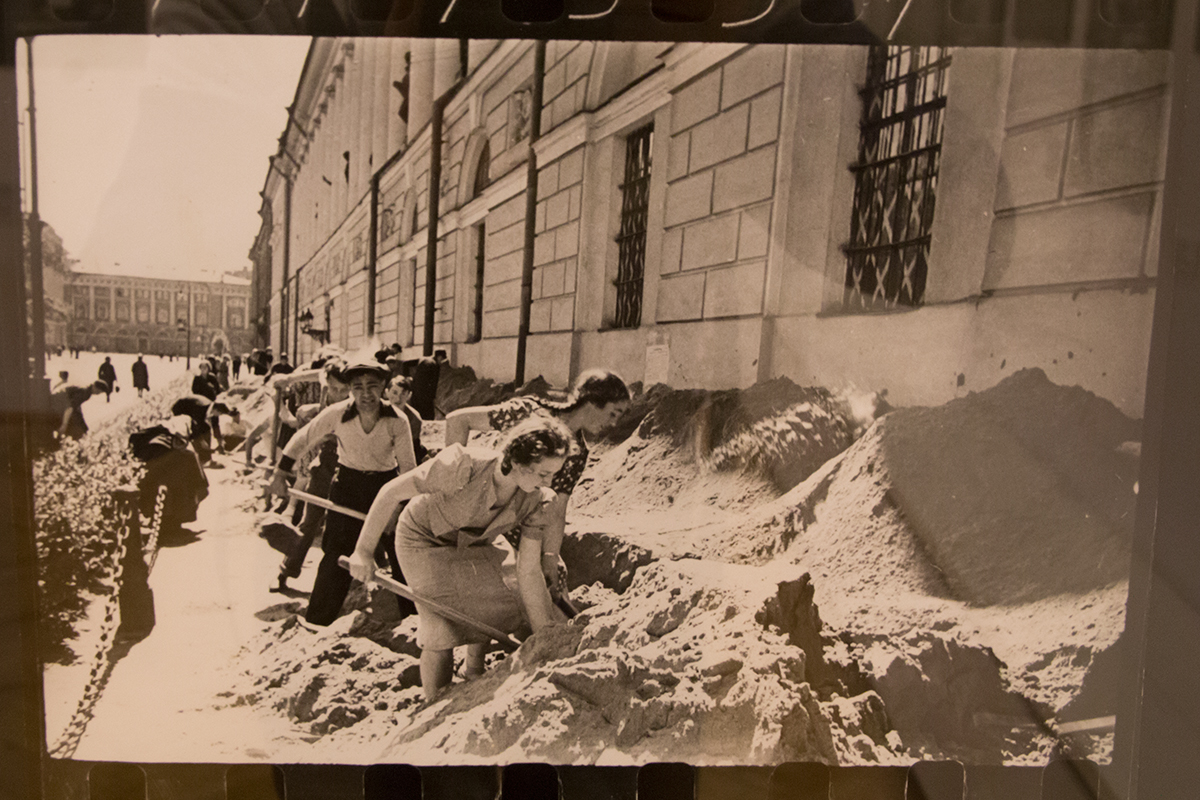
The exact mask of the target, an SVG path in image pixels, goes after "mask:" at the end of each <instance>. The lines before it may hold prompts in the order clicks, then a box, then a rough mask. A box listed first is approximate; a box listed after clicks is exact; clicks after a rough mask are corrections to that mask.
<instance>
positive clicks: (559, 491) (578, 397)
mask: <svg viewBox="0 0 1200 800" xmlns="http://www.w3.org/2000/svg"><path fill="white" fill-rule="evenodd" d="M628 410H629V388H628V387H627V386H626V385H625V381H623V380H621V376H620V375H617V374H616V373H615V372H610V371H609V370H606V369H590V370H587V371H586V372H583V373H580V375H579V377H578V378H576V379H575V385H574V386H573V387H572V388H571V391H570V393H569V394H568V395H567V398H566V400H565V401H564V402H561V403H556V402H553V401H550V400H544V399H542V398H540V397H514V398H512V399H511V400H506V401H505V402H503V403H499V404H497V405H494V406H476V407H474V408H460V409H458V410H457V411H451V412H450V413H449V414H447V415H446V444H447V445H451V444H462V445H465V444H466V443H467V440H468V439H469V438H470V436H471V431H493V430H494V431H507V430H509V429H510V428H512V426H514V425H516V424H517V423H519V422H521V421H523V420H526V419H528V418H529V417H530V416H531V415H535V414H536V415H544V416H549V417H552V418H554V419H557V420H558V421H560V422H562V423H563V424H564V425H566V426H567V429H568V430H570V432H571V434H572V436H573V437H574V439H575V452H574V454H573V455H572V456H571V457H570V458H568V459H567V460H566V461H565V462H564V463H563V466H562V469H560V470H559V471H558V474H556V475H555V476H554V480H553V481H552V482H551V483H550V488H551V489H553V490H554V493H555V495H556V497H555V499H554V503H553V505H552V506H551V508H550V509H549V518H550V524H549V528H548V529H547V531H546V537H545V539H544V540H543V542H542V550H543V552H542V555H541V563H542V572H543V574H544V575H545V576H546V581H547V582H548V583H549V584H550V590H551V592H552V593H553V594H554V595H555V596H556V597H564V598H565V597H566V589H567V575H566V572H567V571H566V566H565V565H563V563H562V560H561V558H560V557H559V551H560V549H561V548H562V540H563V534H564V531H565V529H566V523H567V504H568V502H569V501H570V499H571V493H572V492H573V491H574V490H575V484H577V483H578V482H579V478H580V476H581V475H583V469H584V467H586V466H587V461H588V447H587V440H586V438H584V437H585V434H586V435H587V436H599V435H601V434H602V433H604V431H606V430H607V429H608V428H610V427H612V425H613V423H615V422H616V421H617V420H619V419H620V418H621V416H622V415H624V413H625V412H626V411H628Z"/></svg>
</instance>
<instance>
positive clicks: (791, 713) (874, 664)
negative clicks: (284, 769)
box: [243, 371, 1139, 764]
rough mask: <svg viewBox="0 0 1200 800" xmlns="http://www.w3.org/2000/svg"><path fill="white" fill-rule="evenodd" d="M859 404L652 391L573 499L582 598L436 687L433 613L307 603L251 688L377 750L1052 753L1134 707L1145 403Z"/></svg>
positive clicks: (685, 755)
mask: <svg viewBox="0 0 1200 800" xmlns="http://www.w3.org/2000/svg"><path fill="white" fill-rule="evenodd" d="M849 408H850V404H849V403H847V401H846V400H845V398H839V397H836V396H834V395H833V394H832V393H829V392H826V391H824V390H821V389H811V388H801V387H797V386H795V385H794V384H792V383H791V382H790V381H784V380H780V381H773V382H770V383H768V384H762V385H759V386H756V387H753V388H751V389H749V390H746V391H743V392H696V391H692V392H675V391H672V390H669V389H667V388H666V387H655V388H653V389H652V390H651V391H650V392H649V393H646V394H643V395H640V396H639V397H638V398H637V400H635V403H634V408H633V409H632V410H631V416H634V417H637V416H638V415H639V414H640V415H641V418H640V422H638V423H637V427H636V431H635V432H634V433H633V434H632V435H630V436H629V437H628V438H627V439H626V440H624V441H622V442H620V443H619V444H615V445H612V446H606V445H600V446H598V447H596V448H594V449H593V463H592V464H591V465H590V467H589V470H588V472H587V473H585V477H584V479H583V480H582V481H581V482H580V485H579V488H578V489H577V491H576V495H575V497H574V501H573V512H572V530H571V531H570V535H569V536H568V537H567V541H566V542H565V543H564V546H563V554H564V558H565V559H566V561H567V563H568V566H569V567H570V570H571V572H570V581H571V585H572V587H573V592H574V597H575V599H576V601H577V602H578V603H579V604H580V605H583V606H586V610H585V611H584V612H583V613H582V614H581V615H580V616H579V617H577V618H576V619H575V620H573V621H572V622H571V623H570V624H568V625H565V626H561V627H557V628H553V629H549V630H547V631H544V632H542V633H540V634H538V635H536V636H533V637H531V638H530V639H529V640H527V641H526V642H525V643H524V644H523V645H522V647H521V648H520V649H519V650H518V651H517V652H516V653H514V654H512V655H510V656H507V657H501V656H495V655H494V656H493V657H492V666H491V668H490V669H489V670H488V672H487V673H486V674H485V675H484V676H482V677H481V678H477V679H475V680H473V681H470V682H466V683H462V682H456V683H455V684H454V685H452V686H451V687H450V688H449V689H448V690H447V691H446V692H445V693H444V694H443V695H441V696H440V697H439V698H437V699H436V700H435V701H434V702H432V703H430V704H424V703H422V702H420V701H419V700H418V699H417V698H418V697H419V695H418V694H417V689H416V688H415V684H414V683H413V681H414V675H415V661H414V660H413V657H414V656H415V655H416V651H415V648H414V647H413V644H412V638H411V636H410V634H409V633H408V632H407V629H406V628H405V627H404V626H405V625H410V624H411V621H409V620H406V621H403V622H400V623H399V624H396V623H395V622H394V621H391V622H389V621H387V620H386V618H376V617H375V616H373V614H372V613H371V612H364V611H359V610H356V611H354V612H353V614H352V615H351V616H348V617H345V618H343V620H340V621H339V622H338V623H336V624H335V626H333V628H331V631H333V633H325V634H321V635H319V636H318V638H316V639H314V634H312V633H311V632H308V631H306V630H303V629H302V628H301V629H299V630H298V629H297V626H296V625H295V624H291V626H290V627H289V623H288V622H287V621H286V620H285V621H283V622H280V623H278V624H277V626H276V627H274V628H272V629H271V630H270V631H268V632H267V634H266V637H267V639H266V641H265V643H260V645H259V648H260V649H259V652H258V654H257V655H255V658H256V659H258V658H259V657H260V656H261V657H262V658H263V659H266V661H265V662H263V663H261V664H260V663H257V662H256V665H255V667H254V669H252V670H250V671H249V672H248V674H255V673H257V674H258V678H259V679H260V681H259V682H260V683H262V685H261V686H259V687H258V688H257V689H255V692H257V695H256V698H255V702H257V703H259V704H261V705H269V706H270V707H273V708H275V709H277V710H278V711H280V712H282V713H286V714H288V715H289V716H290V717H293V718H294V719H295V720H296V721H297V722H303V723H304V724H305V725H307V726H308V730H309V732H310V733H311V735H313V736H321V735H323V736H324V737H325V738H324V740H323V741H322V744H323V745H324V744H325V743H326V742H328V743H329V744H330V745H331V747H337V746H344V747H349V746H350V745H349V744H348V743H350V742H353V743H354V748H355V750H354V754H353V758H354V760H358V759H361V758H362V757H364V756H366V757H367V758H369V759H370V760H378V761H391V762H408V763H415V764H454V763H471V762H481V763H497V762H499V763H511V762H518V761H546V762H550V763H586V764H621V763H645V762H649V761H690V762H692V763H704V764H753V763H760V764H773V763H780V762H782V761H792V760H798V761H806V760H817V761H824V762H828V763H841V764H868V763H882V764H898V763H909V762H911V761H912V760H915V759H918V758H925V759H931V758H932V759H937V758H958V759H961V760H964V761H966V762H968V763H1002V762H1003V763H1017V764H1020V763H1026V764H1032V763H1043V762H1044V761H1045V759H1046V758H1047V757H1048V755H1049V753H1050V752H1051V750H1052V748H1053V747H1055V746H1056V743H1055V740H1054V738H1053V737H1052V736H1050V735H1049V727H1048V726H1051V725H1053V724H1054V723H1056V722H1059V721H1062V720H1065V719H1070V718H1074V719H1078V718H1080V716H1081V715H1084V714H1086V715H1088V716H1101V715H1103V714H1105V713H1112V708H1113V692H1114V688H1113V687H1114V686H1115V679H1114V678H1113V677H1112V674H1113V669H1112V664H1114V663H1117V661H1118V659H1116V657H1115V655H1114V653H1115V652H1116V648H1115V644H1116V643H1117V640H1118V637H1119V636H1120V633H1121V628H1122V626H1123V613H1124V599H1125V596H1126V594H1127V570H1128V552H1129V536H1130V531H1131V530H1132V528H1131V525H1132V509H1133V499H1134V493H1133V481H1134V480H1135V479H1136V468H1137V465H1136V462H1135V461H1134V460H1133V459H1131V458H1130V457H1129V456H1128V455H1126V453H1127V452H1129V450H1130V448H1128V447H1122V445H1123V444H1124V443H1126V442H1127V441H1130V440H1136V439H1137V438H1138V435H1139V434H1138V423H1137V422H1136V421H1133V420H1129V419H1127V418H1125V417H1124V416H1122V415H1121V414H1120V413H1119V412H1118V411H1117V410H1116V409H1115V408H1113V407H1112V406H1111V405H1110V404H1108V403H1106V402H1105V401H1102V400H1100V399H1098V398H1096V397H1095V396H1093V395H1090V394H1089V393H1087V392H1084V391H1082V390H1080V389H1077V388H1064V387H1060V386H1055V385H1054V384H1051V383H1050V382H1049V381H1048V380H1047V379H1046V377H1045V375H1044V374H1042V373H1040V372H1039V371H1025V372H1021V373H1018V374H1016V375H1014V376H1012V377H1010V378H1009V379H1007V380H1006V381H1004V382H1002V383H1000V384H999V385H997V386H996V387H994V388H993V389H991V390H988V391H985V392H981V393H978V394H974V395H971V396H968V397H966V398H963V399H960V400H956V401H953V402H951V403H947V404H946V405H944V406H941V407H938V408H914V409H900V410H896V411H893V412H891V413H888V414H887V415H886V416H883V417H882V418H880V419H879V420H877V421H876V422H874V424H872V425H871V426H870V427H869V428H868V429H867V430H866V432H865V433H864V434H863V435H862V436H861V438H859V439H858V440H857V441H854V436H855V434H856V432H857V431H858V430H859V429H860V428H861V422H862V417H861V414H859V415H856V414H855V413H853V412H852V411H850V410H849ZM818 608H819V609H820V610H819V611H818ZM347 620H349V621H347ZM333 629H336V631H334V630H333ZM302 630H303V634H301V632H300V631H302ZM255 692H245V693H243V696H244V695H249V694H254V693H255ZM1110 739H1111V736H1109V740H1110ZM339 743H341V744H339ZM1086 747H1087V748H1090V749H1085V750H1084V751H1077V752H1076V754H1079V755H1088V754H1089V753H1090V754H1100V755H1103V752H1104V748H1105V747H1106V744H1105V741H1104V737H1103V736H1101V737H1091V739H1090V740H1089V742H1088V743H1087V745H1086ZM362 748H368V749H369V753H364V752H363V750H362ZM341 757H342V758H344V759H345V758H349V757H350V756H349V754H348V753H343V754H342V756H341Z"/></svg>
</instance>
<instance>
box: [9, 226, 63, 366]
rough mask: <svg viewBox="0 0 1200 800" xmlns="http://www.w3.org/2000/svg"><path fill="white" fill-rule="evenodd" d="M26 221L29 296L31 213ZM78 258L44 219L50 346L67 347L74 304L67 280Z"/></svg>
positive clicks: (44, 284)
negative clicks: (69, 323) (68, 293)
mask: <svg viewBox="0 0 1200 800" xmlns="http://www.w3.org/2000/svg"><path fill="white" fill-rule="evenodd" d="M22 217H23V220H24V222H25V224H24V225H23V226H22V233H23V234H24V237H25V259H26V275H25V290H26V297H29V296H30V295H29V292H30V291H31V289H32V283H31V282H30V275H29V267H28V265H29V258H30V255H29V215H27V214H25V215H22ZM75 263H76V262H75V259H73V258H71V257H70V256H69V255H67V251H66V248H65V247H63V240H62V237H61V236H59V235H58V233H56V232H55V230H54V227H53V226H52V225H50V224H49V223H47V222H45V221H43V222H42V296H43V298H44V300H43V304H42V316H43V320H44V322H45V331H46V349H47V350H55V349H57V348H59V347H66V344H67V325H68V322H69V317H70V304H69V301H68V298H67V290H66V287H67V284H68V283H69V281H70V279H71V266H72V265H73V264H75ZM29 312H30V317H29V321H30V324H31V325H32V323H33V317H32V313H33V310H32V308H30V310H29Z"/></svg>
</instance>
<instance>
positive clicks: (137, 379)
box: [131, 353, 150, 397]
mask: <svg viewBox="0 0 1200 800" xmlns="http://www.w3.org/2000/svg"><path fill="white" fill-rule="evenodd" d="M131 371H132V372H133V388H135V389H137V393H138V397H141V396H142V392H148V391H150V368H149V367H147V366H146V362H145V361H143V360H142V354H141V353H138V357H137V361H135V362H133V367H132V368H131Z"/></svg>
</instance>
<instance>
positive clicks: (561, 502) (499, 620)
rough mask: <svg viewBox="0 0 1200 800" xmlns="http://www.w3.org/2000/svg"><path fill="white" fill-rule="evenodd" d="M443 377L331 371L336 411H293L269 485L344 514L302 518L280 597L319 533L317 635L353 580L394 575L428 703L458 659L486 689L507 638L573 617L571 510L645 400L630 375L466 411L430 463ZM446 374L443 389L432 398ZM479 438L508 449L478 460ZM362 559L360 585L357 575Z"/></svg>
mask: <svg viewBox="0 0 1200 800" xmlns="http://www.w3.org/2000/svg"><path fill="white" fill-rule="evenodd" d="M397 350H398V348H397ZM430 365H432V366H433V369H432V370H430V369H429V367H430ZM439 366H440V365H439V360H438V359H423V360H421V361H419V362H417V363H416V364H415V365H410V367H411V371H412V372H413V373H414V374H412V375H408V374H405V372H404V364H403V361H402V360H401V359H400V357H399V353H398V352H390V351H388V350H383V351H380V352H378V353H376V354H375V358H373V359H369V360H363V361H355V362H353V363H345V362H341V361H330V362H328V363H326V364H324V366H323V373H322V383H323V386H324V390H323V393H322V399H321V402H320V403H319V404H307V406H299V407H297V408H296V409H295V410H288V409H287V408H286V406H285V407H284V408H283V409H281V415H280V425H279V428H280V430H281V431H285V433H284V434H283V435H282V436H281V437H280V438H281V442H282V444H281V445H280V446H281V448H282V449H281V451H280V457H279V459H278V463H277V464H276V465H275V467H274V469H273V470H272V473H271V481H270V485H269V491H270V492H271V494H272V495H274V496H277V497H279V498H281V499H285V498H287V497H288V496H289V495H290V494H294V492H293V491H292V490H299V491H302V492H303V495H307V496H309V497H314V496H315V497H317V498H322V499H327V500H328V506H329V507H328V508H325V507H318V506H316V505H315V504H313V503H308V504H306V505H305V506H304V507H303V510H301V508H300V507H297V508H296V509H295V510H294V511H293V519H295V518H296V517H297V516H299V525H298V530H299V532H300V536H299V537H298V538H297V539H296V540H295V543H294V544H293V545H292V546H291V547H290V549H289V551H288V552H287V553H286V554H285V558H284V561H283V563H282V564H281V565H280V569H279V574H278V576H277V577H276V582H277V587H276V588H278V589H284V588H285V587H286V585H287V581H288V580H289V579H291V578H295V577H297V576H298V575H299V574H300V570H301V567H302V565H303V563H304V557H305V554H306V553H307V552H308V550H309V548H310V547H311V546H312V543H313V542H314V540H315V538H316V537H317V535H318V531H321V534H320V535H321V547H322V558H321V560H320V563H319V565H318V567H317V573H316V576H315V579H314V582H313V589H312V593H311V595H310V597H309V602H308V607H307V609H306V611H305V620H306V622H307V623H309V624H311V625H329V624H330V623H332V622H333V621H334V620H335V619H336V618H337V617H338V615H339V613H340V611H341V608H342V604H343V602H344V601H345V598H346V596H347V593H348V590H349V588H350V586H351V584H352V579H358V580H360V581H364V582H369V581H371V580H372V579H373V578H374V577H375V576H376V574H377V570H380V569H384V570H387V571H389V572H390V573H391V576H392V578H393V579H394V580H395V581H398V582H399V583H401V584H403V585H404V587H405V588H406V589H407V590H408V594H410V595H411V597H412V598H413V599H414V600H415V602H412V601H411V600H409V599H407V598H405V597H401V596H399V595H397V601H398V603H399V607H400V614H401V615H402V616H406V615H409V614H414V613H415V614H416V615H417V617H418V632H417V639H418V645H419V646H420V648H421V680H422V686H423V687H424V692H425V695H426V697H427V698H433V697H434V696H436V695H437V693H438V692H439V691H440V690H441V689H442V688H443V687H445V686H447V685H448V684H449V683H450V682H451V681H452V679H453V653H454V648H455V647H458V646H460V645H465V646H466V658H465V661H464V664H463V668H462V672H461V674H462V676H463V677H465V678H470V677H473V676H475V675H478V674H481V673H482V672H483V669H484V656H485V654H486V652H487V649H488V646H489V645H490V644H491V642H492V641H493V635H492V632H495V631H499V632H503V633H505V634H516V635H518V636H523V635H526V634H528V633H531V632H535V631H538V630H540V629H542V628H544V627H546V626H548V625H554V624H558V623H561V622H564V621H565V620H566V619H567V618H568V617H569V615H571V614H572V613H573V608H572V607H571V605H570V602H569V600H568V599H567V597H566V568H565V566H564V564H563V562H562V558H561V555H560V550H561V546H562V539H563V533H564V528H565V522H566V517H567V507H568V503H569V498H570V495H571V492H572V491H573V489H574V487H575V485H576V484H577V483H578V481H579V478H580V476H581V475H582V473H583V470H584V467H585V466H586V464H587V455H588V446H587V445H588V437H589V436H596V435H599V434H600V433H602V432H603V431H604V430H605V429H607V428H608V427H609V426H610V425H611V424H612V423H614V422H615V421H616V420H617V419H619V418H620V417H621V416H622V415H623V414H624V413H625V411H626V410H627V409H628V407H629V400H630V395H629V389H628V388H627V387H626V385H625V383H624V381H622V380H621V378H620V377H619V376H617V375H616V374H614V373H612V372H608V371H606V370H593V371H590V372H586V373H584V374H582V375H581V376H580V377H579V379H578V380H577V381H576V382H575V385H574V387H573V388H572V389H571V391H570V393H569V396H568V397H567V399H566V400H565V401H563V402H552V401H549V400H545V399H541V398H535V397H521V398H515V399H513V400H510V401H507V402H505V403H501V404H499V405H496V406H491V407H477V408H466V409H461V410H457V411H452V412H451V413H450V414H448V415H447V416H446V418H445V420H446V441H445V446H444V447H443V448H442V449H441V450H440V451H437V452H429V451H428V450H426V448H425V447H424V446H423V445H422V443H421V423H422V421H423V420H427V419H431V418H433V416H434V414H435V413H436V408H435V407H434V404H433V402H432V398H433V397H434V396H435V395H436V374H437V372H436V370H437V369H438V368H439ZM422 367H424V368H425V372H424V374H422V371H421V368H422ZM430 372H432V373H433V375H434V385H433V387H432V389H430V388H429V386H428V383H425V385H421V384H422V382H423V379H424V380H426V381H427V376H428V375H429V373H430ZM421 390H424V395H425V396H426V397H428V398H430V403H429V408H428V409H427V410H426V411H425V412H424V413H423V412H422V411H421V409H420V407H419V406H416V404H415V403H413V402H412V399H413V398H414V396H417V395H419V394H421V393H422V391H421ZM472 431H498V432H501V434H502V438H501V440H500V443H499V444H498V445H497V446H496V447H495V448H490V447H480V446H472V445H471V444H470V435H471V432H472ZM250 459H251V456H250V453H249V452H247V464H248V465H249V464H251V463H252V462H251V460H250ZM343 510H344V511H348V512H350V513H343ZM364 514H365V520H364V519H363V518H362V517H363V515H364ZM346 557H348V558H349V565H350V568H349V571H347V570H346V569H345V568H344V567H343V566H342V565H341V562H342V560H343V559H344V558H346ZM439 607H448V608H451V609H454V610H455V611H457V612H458V614H459V615H460V618H461V619H466V620H468V621H469V622H463V621H456V620H453V619H449V618H448V617H447V616H445V615H444V614H442V613H439V611H438V610H437V609H438V608H439ZM470 623H474V624H470Z"/></svg>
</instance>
